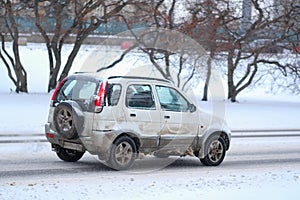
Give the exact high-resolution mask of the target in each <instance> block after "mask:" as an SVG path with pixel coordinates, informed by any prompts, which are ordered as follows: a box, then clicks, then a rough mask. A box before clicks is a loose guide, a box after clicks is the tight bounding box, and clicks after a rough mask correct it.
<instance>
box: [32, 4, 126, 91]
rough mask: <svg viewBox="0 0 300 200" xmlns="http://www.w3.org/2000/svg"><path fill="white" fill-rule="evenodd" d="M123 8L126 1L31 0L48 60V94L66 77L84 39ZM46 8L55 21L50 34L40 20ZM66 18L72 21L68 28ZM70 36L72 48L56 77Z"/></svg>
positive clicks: (45, 16) (45, 14)
mask: <svg viewBox="0 0 300 200" xmlns="http://www.w3.org/2000/svg"><path fill="white" fill-rule="evenodd" d="M126 5H127V1H123V0H111V1H105V0H88V1H81V0H72V1H56V0H49V1H48V0H34V13H35V24H36V26H37V28H38V30H39V32H40V33H41V35H42V37H43V38H44V41H45V43H46V47H47V51H48V57H49V68H50V75H49V85H48V92H49V91H50V90H52V89H54V88H55V87H56V83H57V80H62V79H63V78H65V77H66V76H67V75H68V73H69V71H70V69H71V67H72V64H73V61H74V59H75V57H76V55H77V53H78V51H79V49H80V47H81V45H82V43H83V41H84V40H85V39H86V38H87V36H88V35H90V34H91V33H92V32H93V31H95V30H96V29H97V28H98V27H99V26H100V25H101V24H103V23H107V22H108V21H109V20H110V19H111V18H113V17H115V16H116V15H117V14H118V13H119V12H120V11H121V10H122V9H123V8H124V7H125V6H126ZM47 9H48V10H51V12H52V14H53V17H54V20H55V27H54V30H52V31H50V32H49V31H47V28H49V27H47V24H44V23H42V21H43V19H44V18H47V17H48V16H47V12H41V11H42V10H47ZM66 19H68V20H71V23H70V24H69V26H68V25H67V24H66V23H64V22H65V21H66ZM66 26H67V27H66ZM71 34H72V35H73V37H75V40H74V46H73V48H72V51H71V53H70V54H69V56H68V59H67V62H66V64H65V66H64V67H63V69H62V73H61V75H60V76H59V72H60V69H61V65H62V61H61V53H62V47H63V45H64V44H65V42H66V39H68V38H70V35H71ZM58 76H59V79H58Z"/></svg>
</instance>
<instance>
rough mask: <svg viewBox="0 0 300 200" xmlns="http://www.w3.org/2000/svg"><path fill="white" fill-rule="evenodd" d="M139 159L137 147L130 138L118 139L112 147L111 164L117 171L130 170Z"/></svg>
mask: <svg viewBox="0 0 300 200" xmlns="http://www.w3.org/2000/svg"><path fill="white" fill-rule="evenodd" d="M136 157H137V147H136V144H135V142H134V141H133V139H131V138H130V137H128V136H122V137H120V138H118V139H117V140H116V141H115V142H114V143H113V145H112V149H111V154H110V160H109V164H110V166H111V167H112V168H114V169H116V170H126V169H128V168H130V167H131V166H132V165H133V163H134V161H135V159H136Z"/></svg>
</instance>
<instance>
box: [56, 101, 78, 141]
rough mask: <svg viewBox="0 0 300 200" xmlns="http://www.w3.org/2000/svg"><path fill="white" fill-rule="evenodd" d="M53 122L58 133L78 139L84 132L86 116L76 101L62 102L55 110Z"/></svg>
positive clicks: (68, 137) (67, 137)
mask: <svg viewBox="0 0 300 200" xmlns="http://www.w3.org/2000/svg"><path fill="white" fill-rule="evenodd" d="M53 123H54V126H55V129H56V131H57V133H58V134H60V135H61V136H62V137H64V138H66V139H77V138H78V137H79V133H81V132H82V129H83V124H84V117H83V114H82V111H81V108H80V106H79V105H78V104H77V103H76V102H74V101H66V102H62V103H60V104H59V105H58V106H57V107H56V108H55V110H54V114H53Z"/></svg>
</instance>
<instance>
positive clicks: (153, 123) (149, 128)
mask: <svg viewBox="0 0 300 200" xmlns="http://www.w3.org/2000/svg"><path fill="white" fill-rule="evenodd" d="M124 109H125V115H126V121H127V123H128V125H129V128H130V129H131V130H132V131H133V132H136V133H138V134H139V135H140V137H141V140H142V144H141V145H142V147H144V148H156V147H157V142H158V135H159V132H160V130H161V113H160V111H159V110H158V109H157V102H155V98H154V95H153V88H152V86H151V85H150V84H145V83H131V84H128V85H127V88H126V96H125V106H124Z"/></svg>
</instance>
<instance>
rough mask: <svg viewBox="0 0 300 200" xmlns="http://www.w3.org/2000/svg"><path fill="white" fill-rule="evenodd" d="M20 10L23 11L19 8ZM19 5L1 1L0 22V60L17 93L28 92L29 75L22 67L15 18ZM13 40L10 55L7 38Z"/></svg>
mask: <svg viewBox="0 0 300 200" xmlns="http://www.w3.org/2000/svg"><path fill="white" fill-rule="evenodd" d="M18 9H19V10H21V9H23V8H22V7H19V6H18ZM17 11H18V10H17V4H14V3H12V2H11V1H10V0H6V1H4V0H1V1H0V13H1V16H0V20H1V32H0V37H1V50H0V58H1V60H2V61H3V63H4V65H5V67H6V69H7V71H8V76H9V78H10V79H11V80H12V82H13V83H14V85H15V87H16V89H15V91H16V92H17V93H19V92H28V89H27V73H26V71H25V69H24V67H23V65H22V62H21V59H20V52H19V43H18V42H19V29H18V24H17V23H16V20H15V16H16V15H17ZM7 35H8V37H9V38H11V40H12V48H13V53H12V55H11V54H10V53H8V51H7V50H6V47H5V40H6V38H7V37H6V36H7Z"/></svg>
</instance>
